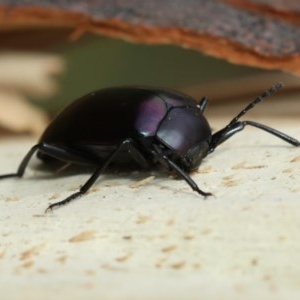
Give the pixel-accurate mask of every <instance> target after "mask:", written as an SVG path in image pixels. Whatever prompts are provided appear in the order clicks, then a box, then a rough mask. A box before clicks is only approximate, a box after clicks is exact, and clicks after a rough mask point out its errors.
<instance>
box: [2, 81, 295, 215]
mask: <svg viewBox="0 0 300 300" xmlns="http://www.w3.org/2000/svg"><path fill="white" fill-rule="evenodd" d="M282 86H283V85H282V84H281V83H277V84H276V85H274V86H273V87H271V88H270V89H269V90H268V91H266V92H264V93H263V94H262V95H261V96H259V97H257V98H255V99H254V101H252V102H251V103H250V104H249V105H247V106H246V107H245V108H244V109H243V110H242V111H241V112H240V113H239V114H237V116H235V117H234V118H233V119H232V120H231V121H230V122H229V123H228V125H227V126H225V127H224V128H223V129H221V130H219V131H217V132H216V133H214V134H212V132H211V128H210V126H209V123H208V122H207V120H206V118H205V117H204V116H203V113H204V110H205V108H206V106H207V103H208V98H206V97H203V98H202V100H201V101H200V102H199V103H198V102H197V101H195V100H194V99H193V98H191V97H190V96H188V95H185V94H182V93H179V92H175V91H172V90H167V89H159V88H148V87H147V88H144V87H114V88H107V89H102V90H99V91H96V92H93V93H90V94H88V95H85V96H83V97H81V98H79V99H78V100H77V101H75V102H73V103H72V104H70V105H69V106H67V107H66V108H65V109H64V110H63V111H62V112H61V113H60V114H59V115H58V116H57V117H56V118H55V119H54V121H53V122H52V123H51V124H50V125H49V126H48V127H47V128H46V130H45V132H44V133H43V135H42V136H41V138H40V140H39V142H38V144H36V145H35V146H33V147H32V148H31V149H30V150H29V152H28V153H27V155H26V156H25V157H24V158H23V160H22V162H21V164H20V165H19V168H18V170H17V172H16V173H12V174H5V175H2V176H0V179H2V178H7V177H14V176H16V177H22V176H23V174H24V171H25V168H26V167H27V165H28V162H29V160H30V159H31V157H32V155H33V154H34V153H35V152H36V151H37V156H38V157H39V158H40V159H42V160H43V161H44V162H47V161H51V160H59V161H65V162H68V163H72V164H78V165H81V164H83V165H90V166H93V167H95V171H94V173H93V174H92V176H91V177H90V178H89V179H88V180H87V181H86V183H85V184H84V185H83V186H82V187H81V188H80V189H79V191H78V192H76V193H73V194H72V195H70V196H69V197H67V198H66V199H64V200H62V201H59V202H56V203H53V204H51V205H49V206H48V208H47V209H46V212H47V211H49V210H52V209H53V208H54V207H58V206H61V205H64V204H67V203H69V202H70V201H72V200H73V199H75V198H77V197H79V196H81V195H82V194H84V193H86V192H87V191H88V190H89V188H90V187H91V186H92V185H93V184H94V183H95V181H96V180H97V178H98V177H99V176H100V175H101V174H102V173H103V172H104V171H105V169H106V168H107V167H108V165H109V164H110V163H111V162H115V163H117V164H118V163H121V162H127V163H130V162H132V161H135V162H136V163H137V164H138V165H140V166H141V167H143V168H147V167H153V166H154V165H157V164H161V165H163V166H164V167H165V168H166V169H167V170H169V171H173V172H175V173H176V174H177V175H178V176H179V177H181V178H182V179H184V180H185V181H186V182H187V183H188V184H189V185H190V187H191V188H192V189H193V190H194V191H196V192H198V193H199V194H201V195H203V196H209V195H211V193H206V192H203V191H202V190H200V189H199V187H198V186H197V184H196V183H195V182H194V181H193V179H192V178H191V177H190V176H189V175H188V173H189V172H190V171H192V170H194V169H197V168H198V167H199V165H200V163H201V161H202V159H203V158H204V157H205V156H207V155H208V154H209V153H211V152H212V151H214V150H215V148H216V147H218V146H219V145H220V144H221V143H223V142H224V141H226V140H227V139H228V138H230V137H231V136H232V135H234V134H235V133H237V132H239V131H241V130H243V129H244V127H245V126H246V125H251V126H254V127H257V128H259V129H262V130H265V131H267V132H269V133H271V134H273V135H275V136H277V137H279V138H281V139H282V140H284V141H286V142H288V143H290V144H292V145H294V146H300V142H299V141H298V140H296V139H294V138H292V137H290V136H288V135H286V134H284V133H282V132H280V131H277V130H276V129H273V128H270V127H268V126H266V125H263V124H260V123H257V122H253V121H239V119H240V118H241V117H242V116H243V115H244V114H245V113H246V112H247V111H248V110H250V109H252V108H253V107H254V106H255V105H256V104H257V103H259V102H261V101H262V100H263V99H264V98H267V97H269V96H270V95H271V94H272V93H274V92H276V91H277V90H278V89H280V88H281V87H282Z"/></svg>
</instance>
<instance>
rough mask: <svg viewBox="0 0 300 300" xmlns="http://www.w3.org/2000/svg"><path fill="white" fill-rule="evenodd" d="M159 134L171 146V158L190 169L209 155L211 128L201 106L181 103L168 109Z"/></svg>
mask: <svg viewBox="0 0 300 300" xmlns="http://www.w3.org/2000/svg"><path fill="white" fill-rule="evenodd" d="M156 136H157V138H158V140H159V141H160V142H161V143H162V144H163V145H164V146H166V147H167V148H168V149H169V151H168V152H169V153H170V154H171V157H172V160H173V161H174V162H176V163H177V164H178V165H180V167H182V168H183V169H185V170H187V171H190V170H192V169H195V168H197V167H199V165H200V163H201V161H202V159H203V158H204V157H205V156H206V155H207V153H208V148H209V142H210V139H211V129H210V126H209V124H208V122H207V120H206V118H205V117H204V116H203V114H202V113H201V111H200V110H199V108H198V107H190V106H179V107H172V108H171V109H170V110H169V111H168V113H167V114H166V116H165V118H164V119H163V120H162V121H161V123H160V125H159V127H158V130H157V132H156Z"/></svg>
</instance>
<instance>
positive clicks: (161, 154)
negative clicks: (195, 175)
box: [154, 145, 213, 197]
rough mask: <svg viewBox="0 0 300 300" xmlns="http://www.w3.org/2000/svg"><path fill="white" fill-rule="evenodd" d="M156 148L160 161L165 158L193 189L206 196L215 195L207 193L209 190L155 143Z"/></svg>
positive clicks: (172, 168) (170, 166)
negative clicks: (203, 187)
mask: <svg viewBox="0 0 300 300" xmlns="http://www.w3.org/2000/svg"><path fill="white" fill-rule="evenodd" d="M154 149H155V150H154V153H155V155H156V156H157V158H158V161H161V160H163V161H164V162H166V164H167V166H168V167H169V168H170V169H171V170H173V171H175V172H176V173H177V175H178V176H179V177H181V178H182V179H184V180H185V181H186V183H187V184H188V185H189V186H190V187H191V188H192V190H193V191H195V192H197V193H198V194H200V195H202V196H204V197H207V196H212V195H213V194H212V193H207V192H204V191H202V190H200V188H199V187H198V185H197V183H196V182H195V181H194V180H193V179H192V178H191V177H190V176H189V175H188V174H187V173H186V172H185V171H184V170H182V169H181V168H180V167H179V166H178V165H177V164H176V163H174V162H173V161H172V160H171V159H170V158H169V157H168V156H166V155H165V154H163V153H162V151H161V149H159V147H157V146H156V145H154ZM161 164H162V165H163V166H165V164H164V163H161Z"/></svg>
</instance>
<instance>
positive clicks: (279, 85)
mask: <svg viewBox="0 0 300 300" xmlns="http://www.w3.org/2000/svg"><path fill="white" fill-rule="evenodd" d="M282 87H283V83H281V82H278V83H277V84H275V85H274V86H272V87H271V88H270V89H269V90H267V91H265V92H264V93H262V94H261V95H260V96H258V97H256V98H255V99H254V100H253V101H252V102H251V103H249V104H248V105H247V106H246V107H245V108H244V109H243V110H242V111H240V112H239V113H238V114H237V115H236V116H235V117H234V118H233V119H232V120H231V121H230V122H229V124H228V125H227V127H229V126H231V125H232V124H234V123H236V122H237V121H238V120H239V119H240V118H241V117H242V116H243V115H245V114H246V113H247V111H249V110H251V109H252V108H253V107H254V106H255V105H256V104H258V103H260V102H261V101H263V100H264V99H266V98H268V97H270V96H271V95H272V94H273V93H276V92H277V91H278V90H280V89H281V88H282Z"/></svg>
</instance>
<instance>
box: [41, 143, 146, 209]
mask: <svg viewBox="0 0 300 300" xmlns="http://www.w3.org/2000/svg"><path fill="white" fill-rule="evenodd" d="M126 147H127V148H128V150H129V151H131V153H132V155H133V156H135V158H136V155H137V154H139V155H140V156H139V159H138V162H139V163H140V165H141V166H142V167H146V166H147V165H148V164H147V161H146V159H145V158H143V157H142V155H141V154H140V153H139V151H138V149H137V148H136V147H135V146H134V145H133V141H132V140H131V139H126V140H124V141H123V142H122V143H120V144H119V146H118V147H117V148H116V149H115V150H114V151H112V152H111V153H110V154H109V156H108V157H107V158H106V160H105V162H104V163H103V164H102V165H101V166H99V167H97V168H96V170H95V171H94V173H93V174H92V176H91V177H90V178H89V179H88V180H87V181H86V182H85V184H84V185H83V186H82V187H81V188H80V189H79V191H78V192H76V193H74V194H72V195H70V196H69V197H67V198H66V199H64V200H62V201H59V202H55V203H53V204H50V205H49V206H48V207H47V208H46V210H45V213H47V212H49V211H52V210H53V208H56V207H59V206H63V205H66V204H68V203H69V202H71V201H73V200H74V199H76V198H79V197H80V196H82V195H83V194H85V193H86V192H87V191H88V190H89V189H90V188H91V187H92V185H93V184H94V183H95V182H96V180H97V179H98V178H99V177H100V175H101V174H102V173H103V172H104V171H105V170H106V168H107V167H108V166H109V164H110V163H111V162H112V161H113V160H114V158H115V157H116V156H117V155H118V154H119V153H120V152H121V151H122V150H123V149H124V148H126ZM95 164H97V162H95Z"/></svg>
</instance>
